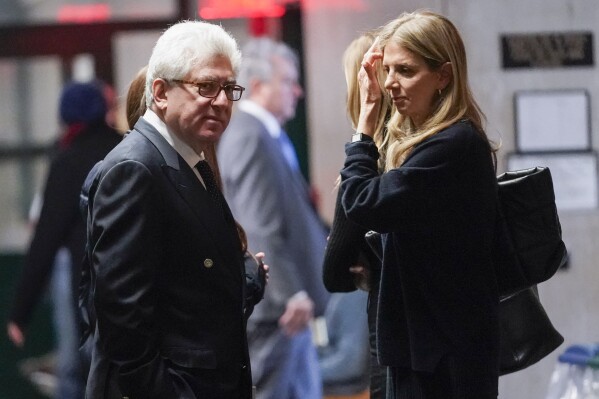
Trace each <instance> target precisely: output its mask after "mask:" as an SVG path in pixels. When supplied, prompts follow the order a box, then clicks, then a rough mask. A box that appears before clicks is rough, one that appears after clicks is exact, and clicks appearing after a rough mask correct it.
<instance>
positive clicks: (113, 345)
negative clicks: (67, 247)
mask: <svg viewBox="0 0 599 399" xmlns="http://www.w3.org/2000/svg"><path fill="white" fill-rule="evenodd" d="M240 60H241V54H240V52H239V50H238V48H237V43H236V42H235V39H233V37H231V36H230V35H229V34H228V33H227V32H226V31H224V30H223V29H222V28H221V27H219V26H217V25H213V24H209V23H206V22H199V21H184V22H180V23H177V24H175V25H173V26H171V27H170V28H169V29H167V30H166V31H165V32H164V33H163V34H162V35H161V36H160V38H159V39H158V41H157V43H156V45H155V47H154V49H153V51H152V55H151V57H150V60H149V63H148V70H147V72H146V85H145V97H146V106H147V110H146V111H145V113H144V114H143V116H142V117H141V118H139V120H138V121H137V122H136V123H135V126H134V129H133V130H131V131H130V132H128V134H127V135H126V136H125V138H124V139H123V141H122V142H121V144H119V145H118V146H117V147H116V148H115V149H114V150H113V151H111V152H110V153H109V154H108V155H107V156H106V157H105V158H104V160H103V161H102V163H101V164H99V166H98V167H97V169H96V170H95V171H94V173H93V175H92V174H91V173H90V176H88V179H87V182H86V185H85V186H84V187H83V192H84V193H85V195H86V197H87V198H88V200H89V203H88V205H87V209H88V212H89V215H90V216H89V218H88V250H89V255H88V259H90V260H91V265H90V266H91V268H90V275H89V278H88V279H87V281H86V282H84V283H86V284H87V287H88V292H89V294H88V295H89V296H87V298H88V299H87V300H85V297H84V300H83V301H82V309H83V310H84V313H87V314H88V316H90V317H89V320H90V326H89V327H91V328H89V329H90V330H91V331H92V333H91V335H90V337H92V339H93V351H92V362H91V369H90V373H89V377H88V385H87V397H88V398H105V397H108V398H120V397H128V398H131V399H134V398H143V399H151V398H214V399H228V398H242V399H249V398H251V396H252V385H251V369H250V364H249V358H248V352H247V340H246V332H245V329H246V320H247V317H248V316H249V313H250V311H251V309H252V308H253V305H254V304H255V303H257V302H258V301H259V300H260V299H261V297H262V295H263V290H264V285H265V283H266V279H267V274H266V272H267V268H266V267H264V268H260V269H254V270H253V271H251V273H248V272H247V271H246V269H245V265H244V253H245V250H246V247H247V245H246V240H245V236H244V234H243V230H242V229H241V228H240V226H239V225H238V224H236V222H235V220H234V219H233V216H232V215H231V212H230V210H229V207H228V205H227V203H226V201H225V199H224V198H223V196H222V193H221V191H220V187H219V180H218V174H217V173H215V172H216V171H217V170H218V165H216V164H212V165H211V164H209V163H207V162H206V160H205V157H204V152H205V151H207V150H208V149H209V148H211V147H212V146H213V145H214V143H215V142H216V141H217V140H218V139H219V138H220V136H221V134H222V132H223V131H224V129H225V128H226V126H227V125H228V123H229V119H230V116H231V111H232V105H233V101H237V100H239V99H240V98H241V95H242V93H243V91H244V88H243V87H241V86H239V85H237V83H236V71H237V69H238V66H239V63H240ZM88 182H89V183H90V184H89V186H88V184H87V183H88ZM257 256H258V258H259V260H260V258H261V255H260V254H258V255H257ZM254 267H255V268H257V266H256V264H254ZM248 274H253V275H248ZM248 278H249V279H250V280H252V281H251V283H253V284H249V282H248ZM90 282H91V283H90ZM256 282H259V283H260V285H259V286H258V285H257V284H255V283H256ZM90 299H91V300H90ZM106 392H109V393H106Z"/></svg>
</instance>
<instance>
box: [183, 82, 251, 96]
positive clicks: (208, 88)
mask: <svg viewBox="0 0 599 399" xmlns="http://www.w3.org/2000/svg"><path fill="white" fill-rule="evenodd" d="M172 82H175V83H187V84H190V85H194V86H195V87H197V88H198V94H199V95H200V96H202V97H206V98H215V97H218V95H219V94H220V91H221V90H224V91H225V96H227V99H228V100H230V101H238V100H239V99H241V95H242V94H243V91H244V90H245V87H242V86H239V85H234V84H231V83H228V84H225V85H222V84H220V83H219V82H215V81H213V80H205V81H203V82H191V81H189V80H179V79H172Z"/></svg>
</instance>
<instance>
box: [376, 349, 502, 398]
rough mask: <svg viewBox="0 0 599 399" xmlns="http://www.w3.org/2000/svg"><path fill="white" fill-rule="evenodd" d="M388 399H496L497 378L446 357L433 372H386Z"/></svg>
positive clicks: (390, 368)
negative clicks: (387, 373)
mask: <svg viewBox="0 0 599 399" xmlns="http://www.w3.org/2000/svg"><path fill="white" fill-rule="evenodd" d="M388 372H389V375H388V384H387V385H388V386H387V390H388V392H387V399H497V395H498V387H497V385H498V376H497V375H496V374H495V373H494V372H487V373H485V372H484V371H482V370H481V368H480V367H476V366H474V367H473V366H472V364H471V363H469V362H468V361H464V360H463V359H460V358H457V357H455V356H450V355H448V356H446V357H444V358H443V359H442V360H441V361H440V362H439V365H438V366H437V368H436V369H435V371H434V372H433V373H427V372H419V371H413V370H409V369H402V368H397V367H389V369H388Z"/></svg>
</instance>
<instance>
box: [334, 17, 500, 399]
mask: <svg viewBox="0 0 599 399" xmlns="http://www.w3.org/2000/svg"><path fill="white" fill-rule="evenodd" d="M381 62H382V65H383V68H384V69H385V71H386V72H387V77H386V80H385V83H384V87H385V90H386V91H387V93H388V94H389V96H390V97H391V99H392V101H393V105H394V107H395V109H396V111H397V112H396V113H394V115H393V116H392V117H391V120H390V121H389V123H388V125H387V128H388V131H387V134H388V135H389V144H388V147H387V151H386V157H385V171H384V173H383V174H379V170H378V159H379V149H378V148H377V145H376V143H375V142H374V141H373V139H372V136H373V135H374V133H375V132H376V128H375V126H376V121H377V120H378V115H379V112H378V111H379V108H380V106H381V102H382V101H383V98H382V95H381V87H380V85H379V82H378V79H377V78H376V71H377V67H376V64H377V63H381ZM358 79H359V83H360V90H361V98H362V106H361V112H360V118H359V120H358V126H357V133H356V134H355V135H354V136H352V140H351V143H348V144H347V145H346V148H345V152H346V160H345V165H344V167H343V169H342V170H341V189H342V190H343V197H342V199H341V205H342V206H343V209H344V211H345V213H346V215H347V218H348V219H349V220H351V221H353V222H354V223H358V224H360V225H362V226H364V227H365V228H368V229H371V230H375V231H377V232H379V233H381V234H382V252H383V256H382V259H383V262H382V270H381V282H380V294H379V303H378V310H377V322H376V325H377V330H376V331H377V348H378V350H379V352H378V358H379V362H380V363H381V364H382V365H384V366H387V367H388V370H389V383H390V384H389V392H388V394H387V395H388V397H389V398H395V399H404V398H410V399H414V398H417V399H451V398H454V399H458V398H459V399H474V398H476V399H491V398H496V397H497V394H498V372H499V370H498V364H499V361H498V357H499V356H498V354H499V321H498V302H499V296H498V290H497V281H496V276H495V270H494V266H493V262H492V257H491V248H492V242H493V236H494V226H495V217H496V203H497V183H496V178H495V171H494V160H493V154H494V149H493V145H492V143H491V142H490V141H489V139H488V138H487V136H486V134H485V132H484V130H483V126H482V121H483V115H482V113H481V111H480V109H479V107H478V105H477V104H476V102H475V100H474V98H473V96H472V93H471V91H470V88H469V84H468V77H467V60H466V52H465V48H464V44H463V41H462V39H461V37H460V34H459V32H458V30H457V29H456V27H455V26H454V25H453V24H452V23H451V22H450V21H449V20H448V19H447V18H445V17H443V16H442V15H439V14H435V13H432V12H429V11H419V12H414V13H404V14H401V15H400V16H399V17H398V18H397V19H395V20H393V21H390V22H389V23H388V24H386V25H385V26H384V27H383V28H382V29H381V30H380V31H379V36H378V39H377V40H375V42H374V43H373V45H372V47H371V48H370V49H369V50H368V51H367V53H366V54H365V56H364V59H363V62H362V69H361V70H360V72H359V74H358Z"/></svg>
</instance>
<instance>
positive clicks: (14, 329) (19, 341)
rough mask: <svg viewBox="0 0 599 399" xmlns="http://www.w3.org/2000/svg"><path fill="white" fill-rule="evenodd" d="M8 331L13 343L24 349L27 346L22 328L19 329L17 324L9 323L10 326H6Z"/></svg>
mask: <svg viewBox="0 0 599 399" xmlns="http://www.w3.org/2000/svg"><path fill="white" fill-rule="evenodd" d="M6 331H7V333H8V338H9V339H10V340H11V342H12V343H13V344H14V345H15V346H17V347H19V348H22V347H23V345H24V344H25V334H23V330H21V327H19V326H18V325H17V324H16V323H15V322H12V321H9V322H8V325H7V326H6Z"/></svg>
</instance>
